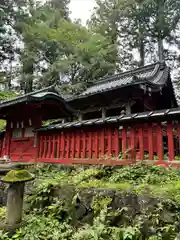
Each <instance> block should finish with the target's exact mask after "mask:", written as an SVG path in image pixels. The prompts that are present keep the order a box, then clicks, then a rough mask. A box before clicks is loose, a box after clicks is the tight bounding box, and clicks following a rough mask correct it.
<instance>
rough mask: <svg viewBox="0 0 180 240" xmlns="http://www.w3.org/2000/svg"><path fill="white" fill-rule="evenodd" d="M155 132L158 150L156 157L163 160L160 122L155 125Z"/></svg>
mask: <svg viewBox="0 0 180 240" xmlns="http://www.w3.org/2000/svg"><path fill="white" fill-rule="evenodd" d="M156 133H157V151H158V159H159V160H160V161H162V160H163V154H164V151H163V139H162V127H161V123H158V124H157V127H156Z"/></svg>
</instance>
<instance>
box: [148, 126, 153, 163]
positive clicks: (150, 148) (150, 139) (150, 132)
mask: <svg viewBox="0 0 180 240" xmlns="http://www.w3.org/2000/svg"><path fill="white" fill-rule="evenodd" d="M148 151H149V160H153V129H152V124H149V125H148Z"/></svg>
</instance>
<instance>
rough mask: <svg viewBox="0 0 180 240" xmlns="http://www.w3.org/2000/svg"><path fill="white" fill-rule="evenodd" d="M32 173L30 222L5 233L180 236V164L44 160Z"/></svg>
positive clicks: (129, 238) (127, 238) (87, 239)
mask: <svg viewBox="0 0 180 240" xmlns="http://www.w3.org/2000/svg"><path fill="white" fill-rule="evenodd" d="M32 173H33V174H35V175H36V180H35V181H34V182H33V184H32V183H28V184H27V189H26V196H25V204H24V212H25V214H24V221H25V226H24V227H22V228H20V229H19V230H17V231H16V233H14V234H13V237H11V238H10V235H9V236H8V234H7V233H3V232H1V233H0V239H7V240H8V239H24V240H31V239H33V240H36V239H47V240H48V239H54V240H56V239H63V240H65V239H69V240H70V239H72V240H81V239H83V240H96V239H99V240H101V239H112V240H113V239H119V240H136V239H137V240H141V239H142V240H143V239H145V240H146V239H150V240H155V239H156V240H158V239H165V240H166V239H167V240H169V239H170V240H171V239H179V235H178V234H179V232H180V224H179V222H180V221H179V220H180V170H179V169H166V168H162V167H157V166H146V165H142V164H137V165H134V166H127V167H88V168H87V167H83V166H82V167H81V166H79V167H74V166H72V167H66V166H60V165H43V167H42V168H38V167H37V168H36V169H33V170H32ZM4 212H5V211H4V209H3V210H2V211H0V220H1V218H4V216H3V213H4Z"/></svg>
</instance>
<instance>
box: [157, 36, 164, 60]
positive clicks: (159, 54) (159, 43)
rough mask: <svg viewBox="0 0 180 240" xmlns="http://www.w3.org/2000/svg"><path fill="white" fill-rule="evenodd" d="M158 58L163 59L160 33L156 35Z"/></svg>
mask: <svg viewBox="0 0 180 240" xmlns="http://www.w3.org/2000/svg"><path fill="white" fill-rule="evenodd" d="M158 58H159V61H160V62H163V61H164V47H163V39H162V37H161V35H159V37H158Z"/></svg>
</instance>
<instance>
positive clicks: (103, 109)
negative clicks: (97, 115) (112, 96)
mask: <svg viewBox="0 0 180 240" xmlns="http://www.w3.org/2000/svg"><path fill="white" fill-rule="evenodd" d="M102 118H103V119H104V118H106V109H105V108H102Z"/></svg>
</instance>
